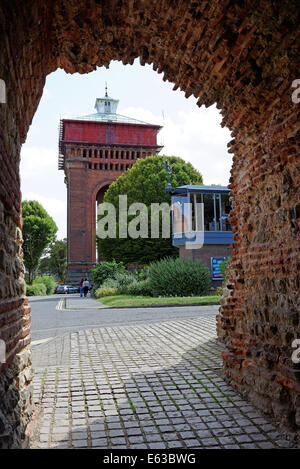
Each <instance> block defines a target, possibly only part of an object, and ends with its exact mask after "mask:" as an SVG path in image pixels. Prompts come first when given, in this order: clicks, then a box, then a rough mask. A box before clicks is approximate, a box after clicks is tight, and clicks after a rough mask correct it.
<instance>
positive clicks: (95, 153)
mask: <svg viewBox="0 0 300 469" xmlns="http://www.w3.org/2000/svg"><path fill="white" fill-rule="evenodd" d="M97 157H98V151H97V150H94V158H97Z"/></svg>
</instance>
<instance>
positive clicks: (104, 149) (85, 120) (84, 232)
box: [59, 89, 162, 284]
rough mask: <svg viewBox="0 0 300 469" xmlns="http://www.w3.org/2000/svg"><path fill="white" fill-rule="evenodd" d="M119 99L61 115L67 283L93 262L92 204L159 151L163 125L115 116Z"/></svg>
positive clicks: (99, 100)
mask: <svg viewBox="0 0 300 469" xmlns="http://www.w3.org/2000/svg"><path fill="white" fill-rule="evenodd" d="M118 103H119V101H118V100H117V99H113V98H111V97H109V96H108V94H107V89H106V93H105V96H104V97H103V98H97V99H96V103H95V109H96V112H95V113H94V114H90V115H87V116H83V117H77V118H72V119H62V120H61V121H60V134H59V169H61V170H64V172H65V182H66V185H67V192H68V195H67V217H68V220H67V227H68V228H67V236H68V276H67V282H68V283H71V284H72V283H73V284H77V282H78V281H79V280H80V278H82V277H85V276H88V272H89V270H90V269H91V268H92V267H93V265H94V264H95V262H96V243H95V232H96V203H101V202H102V201H103V196H104V193H105V191H106V190H107V188H108V187H109V185H110V184H111V183H112V182H113V181H115V180H116V179H117V177H119V176H120V175H121V174H122V173H124V172H125V171H126V170H127V169H128V168H131V166H132V165H133V164H134V163H135V161H136V160H137V159H139V158H145V157H146V156H149V155H153V154H157V153H158V152H159V151H160V150H161V149H162V146H159V145H158V143H157V134H158V132H159V131H160V129H161V127H160V126H159V125H152V124H148V123H146V122H142V121H139V120H136V119H132V118H130V117H126V116H122V115H120V114H117V106H118Z"/></svg>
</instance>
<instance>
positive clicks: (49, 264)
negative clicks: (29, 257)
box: [39, 238, 67, 283]
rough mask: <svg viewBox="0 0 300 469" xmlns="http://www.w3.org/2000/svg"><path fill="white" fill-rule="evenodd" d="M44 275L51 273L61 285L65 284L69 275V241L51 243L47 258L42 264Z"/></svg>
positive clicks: (42, 260) (62, 240) (56, 240)
mask: <svg viewBox="0 0 300 469" xmlns="http://www.w3.org/2000/svg"><path fill="white" fill-rule="evenodd" d="M39 270H40V271H41V272H42V273H48V272H50V273H51V274H52V275H54V276H55V277H56V278H57V280H58V281H59V282H60V283H65V281H66V274H67V239H66V238H65V239H55V240H54V241H52V243H50V245H49V247H48V249H47V251H46V257H43V259H41V262H40V267H39Z"/></svg>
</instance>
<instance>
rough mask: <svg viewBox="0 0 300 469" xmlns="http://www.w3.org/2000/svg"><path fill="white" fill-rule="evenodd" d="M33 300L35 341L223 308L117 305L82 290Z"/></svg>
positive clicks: (33, 332)
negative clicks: (84, 294)
mask: <svg viewBox="0 0 300 469" xmlns="http://www.w3.org/2000/svg"><path fill="white" fill-rule="evenodd" d="M29 300H30V305H31V337H32V342H33V345H36V344H37V343H40V341H44V340H45V339H49V338H53V337H57V336H60V335H63V334H66V333H69V332H76V331H79V330H84V329H91V328H93V327H110V326H116V325H121V324H122V325H125V324H130V323H141V322H144V323H151V322H161V321H170V320H173V319H179V318H193V317H199V316H201V315H205V316H207V315H212V316H216V315H217V313H218V309H219V306H193V305H190V306H178V307H174V306H165V307H157V306H155V307H153V308H152V307H151V308H149V307H147V308H145V307H137V308H120V309H115V308H109V307H106V306H104V305H102V304H101V303H100V302H99V301H97V300H94V299H92V298H85V299H82V298H80V297H79V296H78V294H74V295H52V296H47V297H32V298H30V299H29ZM65 306H66V308H65Z"/></svg>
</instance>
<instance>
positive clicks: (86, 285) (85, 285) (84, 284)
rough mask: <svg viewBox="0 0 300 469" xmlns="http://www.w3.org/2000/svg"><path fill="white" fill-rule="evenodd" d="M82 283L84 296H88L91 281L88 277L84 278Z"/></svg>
mask: <svg viewBox="0 0 300 469" xmlns="http://www.w3.org/2000/svg"><path fill="white" fill-rule="evenodd" d="M82 285H83V295H84V298H86V296H87V294H88V291H89V288H90V282H89V281H88V279H87V278H85V279H84V282H83V284H82Z"/></svg>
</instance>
